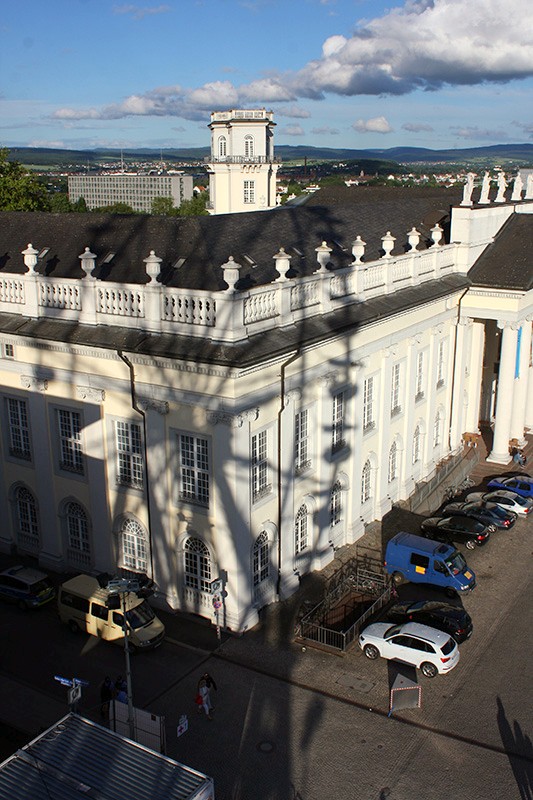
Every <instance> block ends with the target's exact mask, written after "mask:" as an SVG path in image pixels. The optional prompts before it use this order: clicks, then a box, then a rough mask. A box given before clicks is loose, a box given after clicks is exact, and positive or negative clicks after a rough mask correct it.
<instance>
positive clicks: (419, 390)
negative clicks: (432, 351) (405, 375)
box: [415, 353, 424, 400]
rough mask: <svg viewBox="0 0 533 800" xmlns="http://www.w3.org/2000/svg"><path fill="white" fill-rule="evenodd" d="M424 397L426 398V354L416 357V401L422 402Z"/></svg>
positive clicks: (419, 354)
mask: <svg viewBox="0 0 533 800" xmlns="http://www.w3.org/2000/svg"><path fill="white" fill-rule="evenodd" d="M423 397H424V353H418V355H417V357H416V391H415V400H422V398H423Z"/></svg>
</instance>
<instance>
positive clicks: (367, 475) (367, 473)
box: [361, 460, 372, 503]
mask: <svg viewBox="0 0 533 800" xmlns="http://www.w3.org/2000/svg"><path fill="white" fill-rule="evenodd" d="M371 480H372V466H371V464H370V461H368V460H367V461H365V465H364V467H363V471H362V473H361V503H366V502H367V500H370V497H371V491H372V484H371Z"/></svg>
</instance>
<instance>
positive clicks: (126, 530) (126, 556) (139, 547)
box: [120, 519, 148, 572]
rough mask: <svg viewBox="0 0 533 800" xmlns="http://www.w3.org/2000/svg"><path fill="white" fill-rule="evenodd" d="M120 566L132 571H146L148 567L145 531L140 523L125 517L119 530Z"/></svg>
mask: <svg viewBox="0 0 533 800" xmlns="http://www.w3.org/2000/svg"><path fill="white" fill-rule="evenodd" d="M120 555H121V563H120V566H121V567H124V569H130V570H132V571H133V572H146V571H147V569H148V550H147V546H146V533H145V531H144V528H143V527H142V525H141V524H140V523H139V522H137V520H134V519H126V520H124V522H123V524H122V528H121V530H120Z"/></svg>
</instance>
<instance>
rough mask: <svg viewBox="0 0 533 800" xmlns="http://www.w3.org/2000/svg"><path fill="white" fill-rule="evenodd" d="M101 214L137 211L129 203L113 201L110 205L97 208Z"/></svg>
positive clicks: (133, 212)
mask: <svg viewBox="0 0 533 800" xmlns="http://www.w3.org/2000/svg"><path fill="white" fill-rule="evenodd" d="M94 210H95V211H97V212H98V213H99V214H135V211H134V210H133V208H132V207H131V206H129V205H128V204H127V203H112V204H111V205H109V206H102V207H101V208H95V209H94Z"/></svg>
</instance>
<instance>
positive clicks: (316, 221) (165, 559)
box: [0, 184, 533, 631]
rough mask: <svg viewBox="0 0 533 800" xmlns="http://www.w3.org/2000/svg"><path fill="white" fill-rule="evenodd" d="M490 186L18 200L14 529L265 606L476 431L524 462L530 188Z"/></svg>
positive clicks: (104, 565)
mask: <svg viewBox="0 0 533 800" xmlns="http://www.w3.org/2000/svg"><path fill="white" fill-rule="evenodd" d="M450 192H451V193H450ZM477 192H478V190H477V189H476V190H474V189H473V188H472V187H471V188H469V189H468V190H465V192H464V194H463V200H462V202H461V196H460V193H459V194H457V193H456V192H454V190H447V189H434V190H431V189H413V190H407V189H400V190H396V189H390V188H378V187H375V188H369V187H366V188H365V187H361V188H360V189H358V190H357V191H354V189H346V188H344V187H343V188H342V189H341V188H338V189H331V190H329V191H328V190H322V191H321V192H317V193H316V194H315V195H313V196H312V197H311V198H310V199H309V201H308V203H307V204H306V205H304V206H301V207H298V208H292V209H290V208H280V209H277V210H275V211H273V212H272V213H271V214H262V213H250V214H245V215H243V214H223V215H215V216H209V217H198V218H184V219H179V218H163V217H158V218H154V217H138V216H135V217H133V216H132V217H124V216H120V217H115V216H113V215H101V216H99V215H94V214H90V215H89V214H86V215H84V214H64V215H61V214H54V215H50V214H40V213H28V214H23V213H7V212H4V213H2V214H0V254H1V256H0V345H1V358H0V413H1V415H2V424H1V428H2V435H1V437H0V497H1V502H2V507H3V508H4V509H6V513H5V515H4V524H3V525H2V527H1V529H0V548H1V549H2V550H3V551H17V552H19V553H21V554H24V555H31V556H34V557H35V558H36V559H37V560H38V561H39V563H40V564H41V565H42V566H43V567H45V568H47V569H50V570H58V571H68V572H78V571H87V572H96V571H107V572H116V571H117V570H118V571H120V570H123V571H126V573H128V572H132V571H133V572H146V573H148V574H149V575H150V576H151V577H153V578H154V580H155V581H156V582H157V584H158V585H159V587H160V589H161V593H162V596H163V597H164V598H165V601H166V602H167V603H168V605H169V606H170V607H171V608H173V609H176V610H184V611H188V612H193V613H196V614H200V615H202V616H205V617H208V618H212V615H213V607H212V598H211V594H210V584H211V581H213V580H214V579H215V578H221V579H222V581H223V583H224V591H225V595H224V598H223V608H222V610H221V613H222V619H221V621H222V623H223V624H224V625H225V626H227V627H228V628H230V629H231V630H234V631H243V630H246V629H247V628H249V627H250V626H252V625H253V624H255V623H256V622H257V619H258V616H257V615H258V611H259V609H260V608H261V607H263V606H264V605H265V604H268V603H270V602H273V601H275V600H277V599H278V598H283V597H287V596H288V595H290V594H291V592H293V591H294V590H295V589H296V587H297V586H298V583H299V579H300V577H301V576H302V575H303V574H305V573H306V572H308V571H310V570H315V569H319V568H321V567H323V566H324V565H326V564H327V563H328V562H330V561H331V559H333V558H334V553H335V550H336V548H338V547H339V546H342V545H344V544H346V543H351V542H354V541H356V540H357V539H358V538H359V537H360V536H361V535H362V534H363V532H364V529H365V525H366V524H367V523H369V522H370V521H372V520H375V519H380V518H381V517H382V516H383V515H384V514H385V513H386V512H387V511H388V510H389V509H390V508H391V505H392V503H394V502H395V501H397V500H400V499H402V498H407V497H408V496H409V495H410V494H411V493H412V491H413V490H414V488H415V485H416V484H417V483H419V482H420V481H424V480H427V479H428V478H431V477H432V476H433V475H434V474H435V471H436V467H437V465H438V464H439V462H440V461H441V460H442V459H444V458H445V457H447V456H449V455H450V454H451V453H457V452H459V451H460V449H461V448H462V443H463V439H464V434H465V433H469V434H476V433H477V432H479V430H480V426H481V425H486V426H491V427H492V429H493V434H494V436H493V438H494V443H493V447H492V451H491V453H490V456H489V458H490V459H491V460H492V461H494V462H495V463H496V464H501V465H505V464H506V463H507V462H508V461H509V458H510V456H509V442H510V441H512V440H513V439H516V440H518V441H521V440H523V438H524V434H525V431H527V430H528V429H530V428H532V427H533V375H532V368H531V320H532V315H533V268H532V267H533V265H532V255H531V242H532V230H533V197H528V196H526V193H525V192H524V191H521V192H520V196H519V197H516V192H514V195H515V199H511V189H510V188H509V189H507V190H505V188H504V187H503V184H502V186H501V187H500V188H499V189H498V195H497V196H496V197H491V196H484V197H483V202H482V203H481V202H479V199H480V198H478V197H475V198H474V197H473V193H474V194H476V195H477ZM496 201H497V202H496ZM30 242H31V244H30ZM110 254H112V256H111V257H110Z"/></svg>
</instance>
